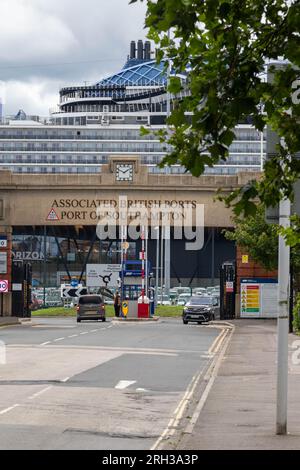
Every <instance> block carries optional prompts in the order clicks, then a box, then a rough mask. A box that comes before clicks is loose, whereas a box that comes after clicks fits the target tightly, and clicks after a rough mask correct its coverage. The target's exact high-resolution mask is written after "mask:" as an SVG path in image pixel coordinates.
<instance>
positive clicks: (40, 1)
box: [0, 0, 146, 116]
mask: <svg viewBox="0 0 300 470" xmlns="http://www.w3.org/2000/svg"><path fill="white" fill-rule="evenodd" d="M128 3H129V0H0V18H1V27H0V44H1V47H0V82H1V86H0V98H1V97H2V100H3V101H4V102H5V111H4V112H5V114H15V113H16V112H17V111H18V110H19V109H20V108H22V109H24V111H25V112H27V113H28V114H41V115H45V116H46V115H48V110H49V108H50V107H51V106H54V105H56V104H57V101H58V90H59V88H60V87H62V86H66V85H70V84H82V83H83V82H84V81H87V82H89V83H94V82H96V81H98V80H99V79H100V78H102V77H105V76H106V75H109V74H110V73H113V72H117V71H119V70H120V68H121V67H122V66H123V65H124V63H125V60H126V57H127V54H128V52H129V43H130V41H131V40H132V39H135V40H138V39H144V38H145V35H146V31H145V30H144V18H145V4H144V3H143V4H141V3H140V2H138V3H137V4H134V5H128ZM88 61H91V62H88ZM70 62H71V63H72V62H86V63H76V64H75V63H73V64H69V65H63V64H65V63H70Z"/></svg>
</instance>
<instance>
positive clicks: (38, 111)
mask: <svg viewBox="0 0 300 470" xmlns="http://www.w3.org/2000/svg"><path fill="white" fill-rule="evenodd" d="M58 86H59V84H58V83H57V82H55V81H51V80H44V81H43V82H40V81H38V80H35V79H33V80H30V81H28V82H21V81H14V80H11V81H7V82H6V83H5V84H4V85H3V86H2V87H0V90H1V89H2V97H3V98H2V100H3V103H4V113H5V115H16V114H17V112H18V111H19V109H23V110H24V111H25V112H26V114H28V115H41V116H45V117H46V116H48V113H49V109H50V108H51V107H54V106H55V105H56V104H57V101H58V96H57V91H56V90H57V89H58Z"/></svg>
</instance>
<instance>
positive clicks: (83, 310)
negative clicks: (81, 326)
mask: <svg viewBox="0 0 300 470" xmlns="http://www.w3.org/2000/svg"><path fill="white" fill-rule="evenodd" d="M81 320H101V321H105V320H106V316H105V304H104V301H103V299H102V297H101V296H100V295H94V294H93V295H91V294H90V295H81V296H80V297H79V299H78V305H77V323H80V322H81Z"/></svg>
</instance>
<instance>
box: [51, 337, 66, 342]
mask: <svg viewBox="0 0 300 470" xmlns="http://www.w3.org/2000/svg"><path fill="white" fill-rule="evenodd" d="M64 339H65V338H57V339H55V340H54V343H57V342H58V341H63V340H64Z"/></svg>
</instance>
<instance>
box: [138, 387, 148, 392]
mask: <svg viewBox="0 0 300 470" xmlns="http://www.w3.org/2000/svg"><path fill="white" fill-rule="evenodd" d="M135 391H136V392H148V391H149V390H146V389H145V388H137V389H136V390H135Z"/></svg>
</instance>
